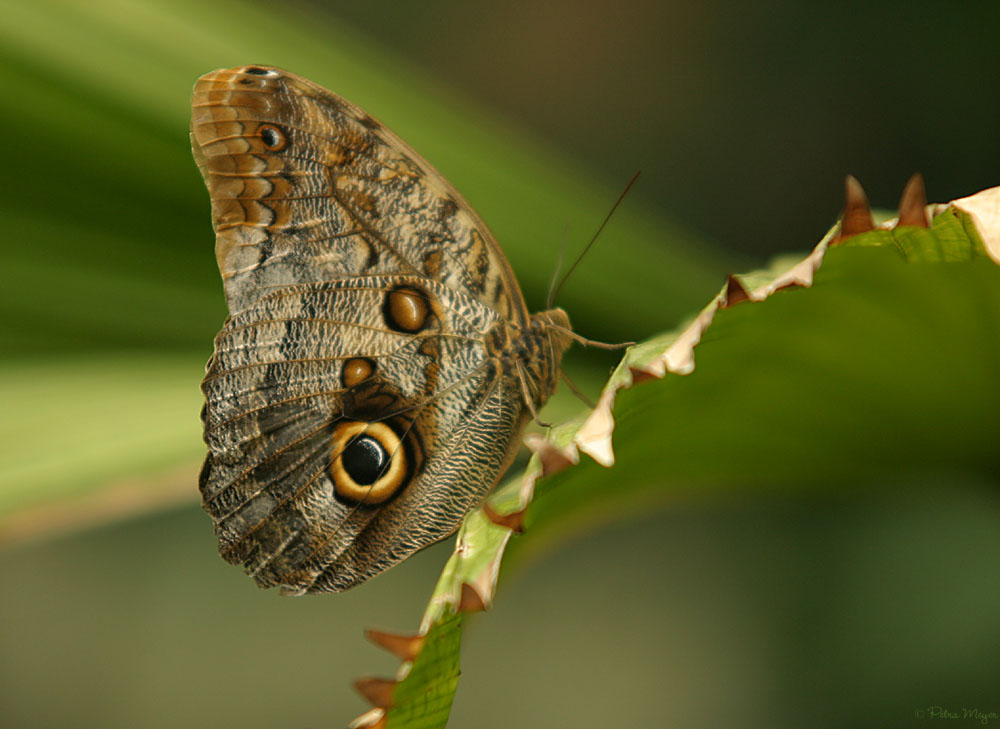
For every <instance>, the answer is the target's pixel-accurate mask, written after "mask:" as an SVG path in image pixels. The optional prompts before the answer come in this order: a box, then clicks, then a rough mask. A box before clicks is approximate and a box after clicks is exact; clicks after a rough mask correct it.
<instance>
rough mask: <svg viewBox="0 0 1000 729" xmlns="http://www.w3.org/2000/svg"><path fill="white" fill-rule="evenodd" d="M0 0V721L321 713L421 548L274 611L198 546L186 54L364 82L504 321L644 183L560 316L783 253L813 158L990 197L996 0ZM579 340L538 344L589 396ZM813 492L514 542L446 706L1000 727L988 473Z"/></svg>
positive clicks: (220, 720)
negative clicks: (477, 244)
mask: <svg viewBox="0 0 1000 729" xmlns="http://www.w3.org/2000/svg"><path fill="white" fill-rule="evenodd" d="M0 11H2V14H0V17H2V22H0V58H2V62H3V68H4V71H5V74H4V81H5V93H3V94H0V105H2V106H3V114H2V115H0V126H2V129H3V138H4V139H5V140H6V142H7V144H6V145H5V147H4V162H5V163H4V165H3V167H2V171H0V175H2V177H3V180H4V191H5V194H4V195H3V197H2V198H0V211H2V219H3V221H4V223H5V224H6V226H7V231H6V234H5V235H4V237H3V243H2V244H0V245H2V246H3V262H4V264H3V265H4V271H5V273H6V276H5V277H4V286H3V287H0V312H2V318H0V322H2V323H0V352H2V361H0V373H2V376H0V393H2V397H0V403H2V408H0V409H2V412H0V429H2V432H3V434H4V441H3V442H4V446H3V450H2V453H0V540H3V543H2V545H0V579H2V581H3V585H4V589H3V593H2V597H0V725H2V726H4V727H7V726H9V727H91V726H92V727H102V728H103V727H175V726H179V725H184V726H234V727H235V726H240V727H277V726H281V727H299V726H302V727H305V726H313V727H320V726H341V725H343V724H344V723H346V720H347V719H349V718H350V717H352V716H354V715H355V714H357V713H360V712H361V711H363V710H364V709H365V708H366V706H365V704H364V703H363V702H362V701H361V699H359V698H358V697H356V696H355V695H354V694H353V693H352V692H351V691H350V689H349V688H348V682H349V681H350V680H351V679H353V678H354V677H356V676H358V675H359V674H361V673H368V672H372V673H382V674H387V675H388V674H391V673H392V672H393V671H394V670H395V662H394V661H392V660H391V659H390V658H389V657H387V656H386V655H384V654H382V653H381V652H379V651H377V650H375V649H374V648H372V647H370V646H369V645H367V644H366V643H365V642H364V641H363V640H362V638H361V630H362V628H363V627H366V626H375V627H381V628H385V629H394V630H413V629H415V628H416V626H417V622H418V620H419V615H420V613H421V611H422V609H423V605H424V603H425V601H426V599H427V596H428V595H429V593H430V590H431V588H432V586H433V582H434V579H435V577H436V575H437V572H438V570H439V569H440V566H441V564H442V563H443V561H444V559H445V555H446V553H447V550H448V546H447V545H444V546H439V547H436V548H433V549H431V550H428V551H426V552H424V553H421V554H420V555H418V556H417V557H415V558H414V559H412V560H410V561H408V562H407V563H405V564H404V565H402V566H400V567H398V568H396V569H394V570H392V571H391V572H390V573H387V574H386V575H384V576H382V577H380V578H379V579H377V580H374V581H373V582H371V583H369V584H367V585H364V586H362V587H360V588H358V589H356V590H354V591H352V592H349V593H347V594H344V595H339V596H319V597H310V598H299V599H282V598H280V597H279V596H278V595H277V594H272V593H265V592H261V591H259V590H258V589H257V588H256V587H254V585H253V584H252V581H250V580H249V579H248V578H246V577H245V576H243V575H242V574H241V572H240V570H239V569H236V568H234V567H231V566H228V565H226V564H224V563H223V562H222V560H221V559H220V558H219V557H218V556H217V554H216V551H215V540H214V537H213V535H212V530H211V524H210V521H209V519H208V517H207V516H205V515H203V514H202V513H201V511H200V509H198V507H197V505H196V485H195V474H196V471H197V467H198V461H199V459H200V456H201V453H202V446H201V443H200V436H199V426H198V417H197V415H198V410H199V408H200V395H199V391H198V381H199V379H200V376H201V372H202V368H203V363H204V361H205V359H206V358H207V356H208V354H209V353H210V350H211V339H212V337H213V335H214V333H215V331H216V330H217V328H218V326H219V325H220V323H221V321H222V319H223V316H224V314H225V311H224V303H223V299H222V293H221V286H220V284H219V281H218V272H217V269H216V267H215V261H214V256H213V250H212V247H213V240H212V233H211V227H210V221H209V206H208V198H207V194H206V193H205V190H204V188H203V186H202V183H201V179H200V176H199V175H198V172H197V170H196V168H195V166H194V163H193V161H192V160H191V156H190V150H189V145H188V141H187V119H188V113H189V111H188V103H189V94H190V89H191V86H192V84H193V83H194V81H195V79H196V78H197V77H198V76H199V75H201V74H202V73H205V72H206V71H209V70H211V69H213V68H218V67H223V66H233V65H239V64H244V63H267V64H274V65H279V66H284V67H286V68H289V69H290V70H293V71H295V72H297V73H299V74H302V75H305V76H307V77H309V78H312V79H313V80H315V81H317V82H319V83H321V84H323V85H325V86H327V87H329V88H331V89H333V90H335V91H336V92H338V93H340V94H342V95H344V96H346V97H347V98H349V99H351V100H352V101H355V102H356V103H359V104H360V105H362V106H363V107H365V108H366V109H367V110H368V111H370V112H371V113H373V114H374V115H375V116H376V117H377V118H379V119H381V120H382V121H384V122H385V123H386V124H388V125H389V126H390V127H391V128H393V129H394V130H395V131H396V132H397V133H399V134H400V135H401V136H402V137H403V138H404V139H406V140H407V141H409V142H410V143H411V144H412V145H413V146H414V147H415V148H416V149H418V150H419V151H420V152H421V153H422V154H423V155H424V156H426V157H427V158H428V159H429V160H430V161H431V162H432V163H433V164H435V165H436V166H437V167H438V168H439V169H440V170H441V171H442V172H443V173H444V174H445V175H446V176H447V177H448V178H449V179H451V180H452V182H454V184H455V185H456V187H457V188H458V189H460V190H461V191H462V192H463V194H464V195H465V196H466V197H467V198H468V199H469V201H470V202H471V203H472V204H473V205H474V206H475V207H476V208H477V210H479V211H480V213H481V214H482V215H483V217H484V218H485V219H486V220H487V222H488V223H489V224H490V226H491V227H492V228H493V230H494V232H495V233H496V234H497V237H498V238H499V240H500V241H501V243H502V245H503V246H504V249H505V250H506V251H507V253H508V254H509V257H510V259H511V261H512V264H513V266H514V268H515V270H516V271H517V273H518V276H519V278H520V280H521V281H522V283H523V284H524V287H525V292H526V296H527V298H528V301H529V305H531V306H532V307H533V308H537V307H539V306H540V305H541V304H542V302H543V299H544V292H545V287H546V285H547V283H548V279H549V277H550V275H551V272H552V268H553V266H554V265H555V260H556V257H557V255H558V249H559V245H560V241H561V240H562V239H563V237H564V236H565V237H566V238H567V239H568V241H569V249H570V250H571V251H572V250H575V249H577V248H579V247H580V246H581V245H582V244H583V243H584V242H585V241H586V239H587V238H588V237H589V235H590V234H591V232H592V231H593V230H594V229H595V228H596V227H597V225H598V224H599V222H600V220H601V218H602V217H603V215H604V213H605V211H606V210H607V209H608V208H609V207H610V205H611V203H612V202H613V201H614V199H615V197H616V196H617V194H618V193H619V192H620V190H621V188H622V187H623V186H624V184H625V182H626V181H627V180H628V178H629V177H630V176H631V174H632V173H633V172H634V171H635V170H637V169H642V170H643V176H642V178H641V180H640V183H639V185H638V187H637V188H636V189H635V190H634V192H633V193H632V194H631V195H630V197H629V199H628V200H627V202H626V203H625V205H624V206H623V207H622V209H621V210H620V212H619V213H618V214H617V215H616V217H615V219H614V220H613V222H612V224H611V225H610V226H609V229H608V231H607V233H606V234H605V236H604V237H603V238H602V240H601V241H600V242H599V244H598V245H597V246H596V248H595V249H594V252H593V253H592V254H591V256H590V257H588V259H587V260H586V261H585V262H584V264H583V265H582V266H581V267H580V269H579V273H578V274H575V276H574V279H572V280H571V282H570V283H569V284H567V286H566V288H565V293H564V296H563V298H562V300H561V302H560V303H561V304H562V305H563V306H565V308H567V309H568V310H569V311H570V314H571V316H572V317H573V320H574V325H575V327H576V328H577V330H578V331H580V332H582V333H584V334H585V335H587V336H592V337H596V338H605V339H609V340H621V339H633V338H640V337H643V336H646V335H648V334H650V333H652V332H655V331H659V330H663V329H669V328H672V327H673V326H674V325H676V324H677V323H678V322H679V321H680V320H681V319H682V318H684V317H685V316H687V315H689V314H691V313H692V312H694V311H695V310H697V309H698V308H700V307H701V306H702V305H703V304H704V303H705V302H706V301H707V300H708V298H709V297H710V296H711V295H712V294H713V293H714V292H715V290H716V289H717V288H718V286H719V285H720V283H721V282H722V280H723V278H724V276H725V274H726V273H728V272H730V271H734V270H743V269H745V268H750V267H753V266H755V265H758V264H760V263H762V262H763V261H765V260H766V258H767V257H768V256H769V255H771V254H773V253H777V252H787V251H796V250H805V249H807V248H808V247H810V246H811V245H812V244H813V243H814V242H815V241H816V240H817V239H818V238H819V237H820V236H821V235H822V233H823V232H824V231H825V230H826V229H827V228H828V226H829V225H830V224H831V222H832V221H833V220H834V218H835V216H836V214H837V212H838V209H839V207H840V195H841V192H840V188H841V180H842V177H843V175H844V174H845V173H847V172H853V173H854V174H856V175H858V176H859V177H860V178H861V180H862V182H863V183H864V184H865V186H866V189H867V190H868V192H869V195H870V197H871V198H872V200H873V201H874V202H875V203H877V204H881V205H884V206H886V207H891V206H893V205H894V204H895V202H896V200H897V198H898V194H899V191H900V189H901V186H902V183H903V182H904V180H905V179H906V178H907V177H908V176H909V174H910V173H911V172H913V171H914V170H920V171H922V172H923V173H924V175H925V177H926V179H927V184H928V193H929V196H930V198H931V199H932V200H949V199H952V198H954V197H959V196H963V195H966V194H970V193H972V192H975V191H977V190H979V189H982V188H984V187H988V186H991V185H995V184H997V182H998V179H997V172H996V161H997V159H998V151H1000V150H998V146H1000V138H998V136H997V135H996V130H995V120H996V118H997V116H998V109H997V107H998V105H1000V96H998V95H997V94H996V93H992V92H993V91H995V90H996V89H997V88H998V86H1000V66H998V65H997V64H996V62H995V37H996V33H997V31H998V30H1000V6H998V5H997V4H996V3H993V2H979V3H973V2H969V3H963V4H961V5H958V4H944V3H929V2H925V3H921V2H905V3H904V2H870V3H860V2H849V3H841V4H836V5H833V4H828V3H814V2H810V3H801V2H792V1H791V0H784V1H783V2H774V3H760V2H758V3H727V2H721V1H718V0H712V1H710V2H707V3H702V4H699V5H697V6H690V5H688V4H680V3H658V2H643V1H641V0H619V2H616V3H596V2H581V3H574V4H542V3H533V2H527V1H526V0H518V1H517V2H506V3H474V2H473V3H469V2H458V1H457V0H431V1H427V2H423V3H419V4H402V3H388V2H369V3H347V2H326V3H319V2H305V1H303V0H297V1H296V2H292V3H283V4H278V3H252V2H214V1H213V2H166V1H165V0H164V1H162V2H156V1H147V2H124V1H122V2H110V1H107V0H99V1H97V2H91V3H75V2H59V1H58V0H36V1H35V2H31V3H15V2H11V1H10V0H2V1H0ZM622 312H627V314H623V313H622ZM612 361H613V360H612V359H609V358H607V357H604V358H602V357H588V356H584V355H581V354H580V353H574V355H573V357H572V358H571V360H570V361H569V363H568V368H569V369H570V371H571V373H573V375H574V378H575V379H578V380H580V381H581V384H583V385H585V386H586V387H587V388H589V391H590V392H596V388H597V387H598V386H599V383H600V381H601V379H602V377H603V375H604V374H605V373H606V372H607V368H608V367H609V366H610V364H611V363H612ZM555 407H556V408H557V409H558V408H560V407H562V408H567V407H570V406H569V405H565V404H563V405H560V404H558V403H557V404H556V405H555ZM665 449H669V444H667V445H665ZM651 472H658V473H659V474H660V475H658V476H655V477H654V476H651V478H661V479H664V481H669V471H668V470H666V469H658V470H657V469H651ZM609 486H610V487H613V483H611V484H609ZM844 486H845V488H844V489H843V492H842V493H839V492H838V493H831V492H829V491H825V492H822V493H813V494H811V495H810V496H808V497H800V498H792V497H790V496H782V495H775V494H769V495H766V496H759V497H756V498H755V497H752V496H751V495H748V494H746V493H743V494H742V495H741V496H740V497H739V498H735V497H732V496H729V497H727V498H720V497H718V495H716V496H714V497H711V498H705V497H702V498H699V497H698V496H697V495H695V494H691V493H685V495H684V496H683V498H681V497H678V498H677V499H676V500H675V501H674V502H673V503H671V504H670V505H669V506H668V507H667V508H664V509H663V510H662V511H661V512H660V513H658V514H656V515H652V514H646V515H645V516H643V517H642V518H641V519H640V518H632V519H627V520H626V519H625V518H624V517H623V516H621V515H616V516H615V517H613V518H612V517H609V518H608V519H606V520H604V521H603V522H600V521H599V522H598V523H597V524H594V523H590V524H589V525H588V528H587V531H586V532H585V533H578V534H576V535H575V536H576V537H577V538H575V539H574V538H570V537H565V536H564V537H563V538H561V539H558V540H547V541H546V542H545V543H546V548H544V549H543V548H538V549H535V550H533V551H530V550H526V553H524V554H523V556H525V557H526V558H525V559H522V560H519V563H518V565H517V569H516V570H514V571H510V572H509V573H505V577H504V584H503V585H502V588H501V592H500V596H499V600H498V602H497V605H496V606H495V608H494V609H493V610H492V611H491V612H490V613H489V615H488V617H486V618H485V619H482V618H480V619H477V620H476V621H474V622H472V625H471V629H470V630H469V631H468V632H467V636H466V642H465V646H464V652H463V678H462V681H461V684H460V687H459V693H458V697H457V700H456V704H455V708H454V712H453V718H452V723H451V726H455V727H510V726H520V727H535V726H537V727H543V726H573V727H603V726H609V725H627V726H689V727H690V726H705V727H717V726H731V725H736V726H745V727H757V726H760V727H765V726H766V727H772V726H776V725H777V726H789V725H790V726H798V725H806V724H807V725H810V726H817V725H818V726H837V727H851V726H857V727H884V726H919V725H920V724H921V723H926V721H927V720H926V719H925V720H923V722H922V721H921V720H920V719H918V718H917V716H916V711H917V710H918V709H922V708H926V707H929V706H935V705H940V706H944V707H949V708H951V709H956V710H961V709H962V708H978V709H980V710H982V711H984V712H987V711H997V712H1000V690H998V689H997V687H998V686H1000V654H998V652H997V646H998V645H1000V584H998V581H997V579H996V572H995V569H996V567H995V566H996V564H997V563H998V558H1000V530H998V529H997V526H998V524H1000V521H998V517H1000V504H998V500H997V491H996V484H995V483H984V482H982V481H981V480H979V479H978V478H977V477H974V476H963V475H961V474H955V473H946V474H924V475H923V476H921V477H920V478H919V479H916V478H911V479H910V480H907V481H900V482H898V483H892V484H884V483H881V484H865V483H851V484H845V485H844ZM581 537H582V538H581ZM955 723H958V724H962V723H963V722H955ZM967 723H972V722H971V721H970V722H967Z"/></svg>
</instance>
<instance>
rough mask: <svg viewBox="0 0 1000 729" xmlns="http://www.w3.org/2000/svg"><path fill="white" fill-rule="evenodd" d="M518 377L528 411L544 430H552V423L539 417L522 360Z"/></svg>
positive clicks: (518, 362)
mask: <svg viewBox="0 0 1000 729" xmlns="http://www.w3.org/2000/svg"><path fill="white" fill-rule="evenodd" d="M517 377H518V379H519V380H521V396H522V397H524V402H525V404H526V405H527V406H528V410H530V411H531V417H532V419H533V420H534V421H535V422H536V423H538V424H539V425H540V426H542V427H543V428H551V427H552V423H546V422H545V421H544V420H542V419H541V418H539V417H538V411H537V410H535V398H534V397H533V396H532V394H531V390H529V389H528V378H527V377H525V375H524V363H523V362H522V361H521V360H517Z"/></svg>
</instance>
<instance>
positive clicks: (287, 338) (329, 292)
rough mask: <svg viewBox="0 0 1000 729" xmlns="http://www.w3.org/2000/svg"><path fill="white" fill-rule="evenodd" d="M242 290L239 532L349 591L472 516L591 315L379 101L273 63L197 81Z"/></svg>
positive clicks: (239, 537) (230, 446) (220, 498)
mask: <svg viewBox="0 0 1000 729" xmlns="http://www.w3.org/2000/svg"><path fill="white" fill-rule="evenodd" d="M191 140H192V147H193V150H194V157H195V160H196V162H197V163H198V167H199V168H200V170H201V173H202V176H203V177H204V180H205V184H206V186H207V187H208V191H209V194H210V197H211V200H212V219H213V223H214V228H215V233H216V244H215V252H216V258H217V260H218V264H219V269H220V271H221V273H222V279H223V283H224V289H225V296H226V302H227V305H228V308H229V316H228V317H227V319H226V321H225V323H224V325H223V327H222V330H221V331H220V332H219V334H218V335H217V337H216V338H215V348H214V353H213V354H212V356H211V359H210V360H209V362H208V364H207V366H206V374H205V379H204V381H203V382H202V391H203V393H204V396H205V405H204V408H203V410H202V423H203V426H204V440H205V443H206V445H207V447H208V455H207V457H206V459H205V464H204V467H203V468H202V471H201V476H200V490H201V494H202V502H203V506H204V508H205V510H206V511H207V512H208V513H209V514H210V515H211V517H212V519H213V521H214V524H215V531H216V536H217V537H218V545H219V551H220V553H221V554H222V556H223V557H224V558H225V559H226V560H227V561H229V562H232V563H234V564H242V565H243V566H244V568H245V569H246V571H247V573H248V574H250V575H251V576H252V577H253V578H254V579H255V580H256V582H257V583H258V584H259V585H261V586H264V587H269V586H281V588H282V589H283V591H284V592H286V593H291V594H301V593H307V592H336V591H341V590H346V589H348V588H350V587H353V586H355V585H358V584H360V583H363V582H365V581H366V580H368V579H370V578H371V577H373V576H375V575H377V574H379V573H380V572H382V571H384V570H386V569H387V568H389V567H391V566H393V565H395V564H397V563H398V562H400V561H401V560H403V559H405V558H406V557H408V556H409V555H411V554H412V553H414V552H415V551H417V550H419V549H421V548H423V547H425V546H427V545H429V544H431V543H433V542H436V541H438V540H440V539H443V538H444V537H446V536H448V535H449V534H451V533H453V532H454V531H455V530H456V529H457V527H458V525H459V523H460V522H461V520H462V518H463V517H464V515H465V514H466V513H467V512H468V511H469V510H471V509H472V508H474V507H475V506H476V505H477V504H478V503H479V502H480V501H481V500H482V499H483V498H484V497H485V495H486V494H487V493H488V492H489V491H490V489H491V488H492V487H493V486H494V485H495V484H496V483H497V481H498V480H499V478H500V476H501V475H502V474H503V472H504V470H505V469H506V468H507V467H508V466H509V465H510V462H511V460H512V459H513V458H514V456H515V454H516V451H517V448H518V443H519V440H520V438H519V436H520V433H521V432H522V430H523V428H524V427H525V425H526V423H527V421H528V419H529V418H530V416H531V415H532V414H535V413H537V411H538V410H539V409H540V408H541V406H542V405H543V404H544V403H545V401H546V400H547V399H548V398H549V396H550V395H552V393H553V392H554V391H555V388H556V383H557V379H558V374H559V368H560V363H561V359H562V356H563V353H564V352H565V350H566V349H567V348H568V347H569V344H570V342H571V341H572V339H573V337H574V336H576V335H574V334H573V333H572V331H571V329H570V322H569V318H568V316H567V315H566V313H565V312H564V311H563V310H562V309H559V308H553V309H550V310H548V311H543V312H540V313H536V314H529V312H528V311H527V309H526V306H525V302H524V297H523V295H522V294H521V290H520V288H519V286H518V283H517V280H516V279H515V277H514V273H513V271H512V270H511V267H510V264H509V263H508V262H507V259H506V258H505V257H504V254H503V252H502V251H501V250H500V247H499V245H498V244H497V242H496V240H495V239H494V237H493V235H492V234H491V233H490V231H489V229H488V228H487V227H486V225H485V223H484V222H483V221H482V220H481V219H480V218H479V216H478V215H477V214H476V213H475V211H474V210H473V209H472V208H471V207H470V206H469V204H468V203H467V202H466V201H465V200H464V199H462V197H461V195H459V194H458V192H456V191H455V189H454V188H452V186H451V185H450V184H449V183H448V182H447V181H446V180H445V179H444V178H443V177H442V176H441V175H440V174H439V173H438V172H437V171H436V170H435V169H434V168H433V167H431V165H430V164H429V163H428V162H426V161H425V160H424V159H423V158H421V157H420V155H418V154H417V153H416V152H414V151H413V150H412V149H411V148H410V147H409V146H408V145H407V144H406V143H405V142H403V141H402V140H401V139H399V137H397V136H396V135H394V134H393V133H392V132H390V131H389V130H388V129H386V128H385V127H383V126H382V125H381V124H379V123H378V122H377V121H375V120H374V119H373V118H372V117H371V116H369V115H368V114H367V113H365V112H364V111H362V110H361V109H359V108H358V107H357V106H355V105H353V104H351V103H350V102H348V101H346V100H344V99H342V98H340V97H339V96H337V95H336V94H334V93H332V92H330V91H327V90H326V89H324V88H322V87H320V86H318V85H317V84H315V83H312V82H311V81H308V80H306V79H304V78H302V77H300V76H296V75H295V74H293V73H289V72H288V71H284V70H281V69H278V68H272V67H267V66H243V67H239V68H235V69H230V70H218V71H213V72H212V73H209V74H206V75H205V76H203V77H202V78H201V79H199V80H198V82H197V84H196V85H195V87H194V93H193V97H192V118H191Z"/></svg>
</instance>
